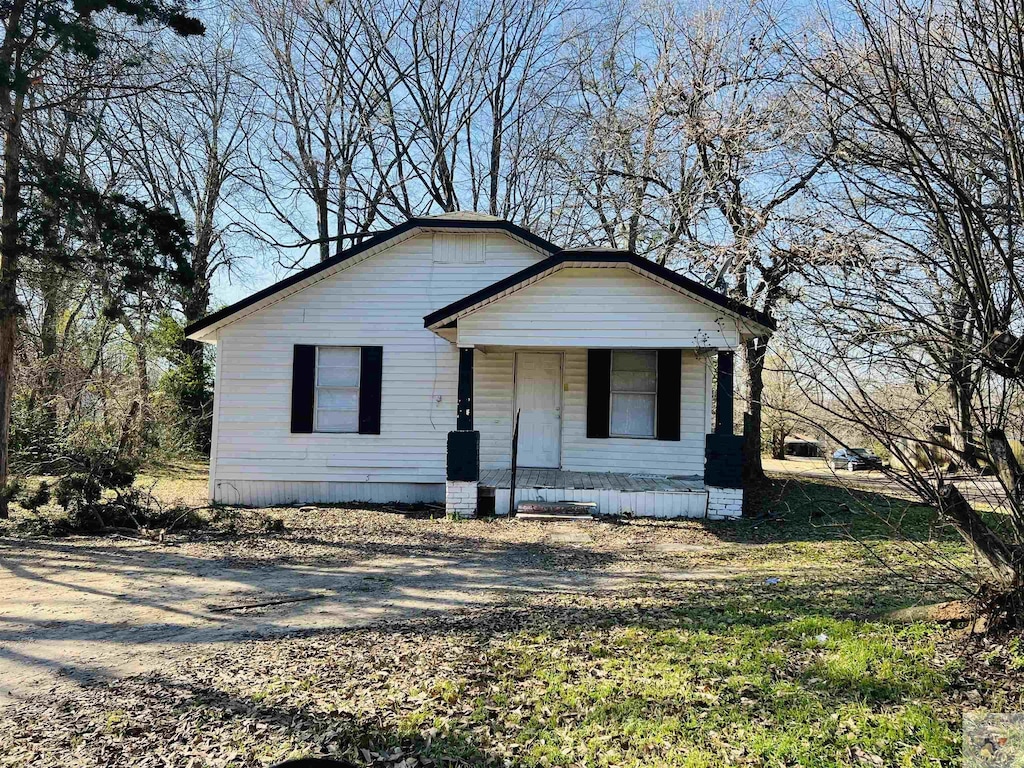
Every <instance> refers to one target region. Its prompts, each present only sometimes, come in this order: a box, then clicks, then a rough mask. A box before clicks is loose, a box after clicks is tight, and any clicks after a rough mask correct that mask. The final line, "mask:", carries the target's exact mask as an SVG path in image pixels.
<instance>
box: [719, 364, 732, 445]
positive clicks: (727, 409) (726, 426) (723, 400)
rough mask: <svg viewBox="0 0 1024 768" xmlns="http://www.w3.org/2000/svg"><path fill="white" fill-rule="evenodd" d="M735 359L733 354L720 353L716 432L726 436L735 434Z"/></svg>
mask: <svg viewBox="0 0 1024 768" xmlns="http://www.w3.org/2000/svg"><path fill="white" fill-rule="evenodd" d="M733 358H734V356H733V353H732V352H719V353H718V386H717V388H716V390H715V393H716V394H715V399H716V402H715V432H717V433H719V434H726V435H731V434H732V433H733V413H732V409H733V406H732V379H733V362H734V359H733Z"/></svg>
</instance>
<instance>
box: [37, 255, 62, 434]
mask: <svg viewBox="0 0 1024 768" xmlns="http://www.w3.org/2000/svg"><path fill="white" fill-rule="evenodd" d="M59 286H60V278H59V277H58V276H57V274H56V273H55V272H54V271H51V270H47V271H46V273H45V274H44V275H43V276H42V280H41V285H40V294H41V297H42V302H43V315H42V320H41V324H40V328H39V355H40V363H41V365H42V392H41V394H42V398H41V399H42V406H41V407H42V410H43V413H44V414H45V416H46V429H47V433H48V434H52V431H53V430H54V429H55V428H56V426H57V406H56V398H57V395H58V393H59V392H60V361H59V360H58V359H57V346H58V342H59V334H58V333H57V317H58V315H59V314H60V297H59Z"/></svg>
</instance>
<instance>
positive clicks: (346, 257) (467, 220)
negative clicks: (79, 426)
mask: <svg viewBox="0 0 1024 768" xmlns="http://www.w3.org/2000/svg"><path fill="white" fill-rule="evenodd" d="M417 229H422V230H428V231H429V230H435V229H448V230H463V231H494V230H500V231H504V232H507V233H508V234H510V235H512V236H513V237H516V238H518V239H520V240H522V241H524V242H526V243H528V244H530V245H532V246H534V247H535V248H537V249H538V250H541V251H546V252H547V253H554V252H555V251H557V250H558V246H557V245H555V244H554V243H550V242H548V241H547V240H545V239H544V238H543V237H540V236H538V235H535V234H533V232H530V231H529V230H528V229H524V228H523V227H520V226H518V225H516V224H513V223H511V222H509V221H505V220H504V219H499V218H497V217H495V216H488V215H487V214H482V213H473V212H466V211H457V212H455V213H447V214H440V215H437V216H422V217H418V218H414V219H409V220H408V221H406V222H404V223H402V224H399V225H398V226H397V227H392V228H391V229H386V230H384V231H382V232H378V233H376V234H373V235H371V236H369V237H367V238H366V239H364V240H363V241H361V242H359V243H357V244H356V245H353V246H352V247H351V248H346V249H345V250H344V251H343V252H342V253H339V254H338V255H337V256H333V257H331V258H329V259H327V260H326V261H321V262H320V263H319V264H314V265H313V266H311V267H307V268H306V269H303V270H302V271H300V272H296V273H295V274H294V275H289V276H288V277H286V278H284V279H283V280H279V281H278V282H276V283H274V284H273V285H270V286H268V287H266V288H264V289H262V290H260V291H257V292H256V293H254V294H252V295H250V296H246V297H245V298H244V299H241V300H240V301H236V302H235V303H234V304H229V305H228V306H226V307H224V308H223V309H219V310H217V311H216V312H213V313H211V314H209V315H207V316H206V317H204V318H203V319H202V320H197V321H196V322H194V323H192V324H191V325H189V326H187V327H186V328H185V336H186V337H188V336H192V335H193V334H196V333H199V332H201V331H204V330H206V329H207V328H209V327H210V326H213V325H218V324H221V323H223V322H224V321H226V320H228V319H229V318H231V317H233V316H234V315H236V314H238V313H239V312H242V311H243V310H245V309H248V308H249V307H251V306H253V305H254V304H258V303H260V302H261V301H264V300H267V299H270V298H272V297H273V296H275V295H276V294H278V293H281V292H282V291H285V290H287V289H288V288H291V287H293V286H296V285H298V284H299V283H302V282H304V281H306V280H308V279H309V278H311V277H314V276H316V275H318V274H320V273H322V272H326V271H328V270H331V269H333V268H335V267H338V266H340V265H343V264H344V263H345V262H348V261H350V260H352V259H354V258H356V257H357V256H360V255H361V254H364V253H366V252H367V251H370V250H372V249H374V248H378V247H379V246H381V245H383V244H385V243H386V242H388V241H389V240H394V239H396V238H398V237H401V236H402V235H406V234H409V233H412V232H414V230H417Z"/></svg>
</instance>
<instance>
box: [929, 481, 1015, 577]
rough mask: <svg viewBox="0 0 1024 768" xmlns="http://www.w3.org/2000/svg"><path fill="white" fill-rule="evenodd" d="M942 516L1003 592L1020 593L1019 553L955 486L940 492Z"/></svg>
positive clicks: (943, 487) (946, 486)
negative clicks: (986, 566)
mask: <svg viewBox="0 0 1024 768" xmlns="http://www.w3.org/2000/svg"><path fill="white" fill-rule="evenodd" d="M939 512H940V513H941V514H942V515H943V516H944V517H945V518H946V519H947V520H949V521H950V522H951V523H952V524H953V527H954V528H956V530H957V533H959V534H960V536H961V537H963V539H964V541H966V542H967V543H968V544H970V545H971V547H972V548H973V549H974V551H975V552H976V553H977V554H978V556H979V557H980V558H981V559H982V560H984V562H985V563H986V564H987V565H988V566H989V569H990V570H991V571H992V575H993V576H994V577H995V579H996V582H997V583H998V585H999V587H1000V588H1001V589H1003V590H1005V591H1007V592H1010V591H1014V590H1018V589H1020V587H1021V584H1022V581H1024V580H1022V579H1021V573H1020V571H1019V570H1018V568H1019V566H1018V562H1019V561H1018V557H1017V553H1016V552H1014V550H1013V549H1012V548H1011V547H1010V546H1009V545H1007V544H1006V543H1005V542H1004V541H1003V540H1002V539H1001V538H1000V536H999V535H998V534H997V533H996V532H995V531H993V530H992V529H991V528H989V527H988V525H986V524H985V521H984V520H982V519H981V517H980V516H979V515H978V513H977V512H975V511H974V509H973V508H972V507H971V505H970V504H968V503H967V500H966V499H965V498H964V497H963V495H962V494H961V493H960V491H959V490H957V487H956V486H955V485H944V486H942V487H941V488H940V489H939Z"/></svg>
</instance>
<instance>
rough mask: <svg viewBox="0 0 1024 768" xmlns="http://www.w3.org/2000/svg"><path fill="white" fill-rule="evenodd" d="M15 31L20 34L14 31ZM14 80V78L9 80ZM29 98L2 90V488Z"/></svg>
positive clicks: (4, 59)
mask: <svg viewBox="0 0 1024 768" xmlns="http://www.w3.org/2000/svg"><path fill="white" fill-rule="evenodd" d="M9 10H10V13H11V15H10V17H9V18H8V23H7V28H8V33H7V34H8V35H9V37H8V38H7V39H5V41H4V46H3V50H2V51H0V67H3V68H6V69H7V74H5V75H2V76H0V80H5V79H7V78H10V77H12V75H13V72H14V67H13V66H12V65H13V59H14V51H13V47H14V45H15V43H14V42H13V41H12V38H14V37H16V31H17V30H18V29H19V28H20V23H21V21H20V18H19V17H20V15H21V11H22V10H23V8H22V6H21V4H19V3H15V4H14V7H13V9H9ZM11 30H15V32H11ZM6 82H8V83H9V82H10V80H6ZM24 104H25V97H24V96H23V95H22V94H19V93H16V92H15V91H14V90H13V88H11V87H10V85H5V86H4V87H2V88H0V110H3V118H4V125H3V132H4V160H3V187H4V191H3V202H2V205H0V487H6V486H7V482H8V471H9V460H10V456H9V452H8V447H9V443H10V435H11V391H12V388H13V384H14V346H15V344H16V343H17V340H18V291H17V287H18V257H19V255H20V254H19V249H20V248H21V243H20V238H19V232H18V212H19V208H20V205H21V148H22V147H21V145H22V136H21V128H22V112H23V109H24ZM7 516H8V510H7V494H0V519H4V518H6V517H7Z"/></svg>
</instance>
